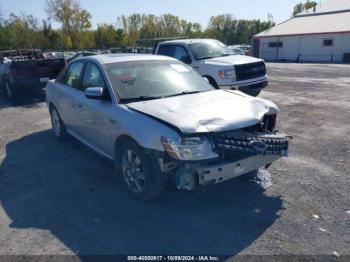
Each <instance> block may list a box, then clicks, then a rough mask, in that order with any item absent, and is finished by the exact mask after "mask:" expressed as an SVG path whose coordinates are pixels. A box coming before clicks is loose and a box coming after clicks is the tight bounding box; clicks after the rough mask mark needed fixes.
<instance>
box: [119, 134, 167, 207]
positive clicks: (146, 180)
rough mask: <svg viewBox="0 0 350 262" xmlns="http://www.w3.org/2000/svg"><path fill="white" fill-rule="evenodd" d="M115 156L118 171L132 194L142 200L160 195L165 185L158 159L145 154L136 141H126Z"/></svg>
mask: <svg viewBox="0 0 350 262" xmlns="http://www.w3.org/2000/svg"><path fill="white" fill-rule="evenodd" d="M117 150H118V153H117V154H116V156H115V165H116V171H117V172H118V173H120V174H121V175H122V178H123V180H124V182H125V184H126V186H127V188H128V190H129V191H130V192H131V194H132V195H133V196H134V197H135V198H137V199H140V200H149V199H152V198H155V197H157V196H158V195H160V194H161V193H162V192H163V190H164V186H165V181H164V180H163V179H162V177H161V175H162V173H161V171H160V168H159V165H158V164H157V162H156V160H155V159H153V158H152V157H150V156H148V155H146V154H145V152H144V150H143V149H142V148H141V147H140V146H138V145H137V144H136V143H135V142H133V141H131V140H128V141H125V142H124V143H123V144H122V145H121V146H120V148H117Z"/></svg>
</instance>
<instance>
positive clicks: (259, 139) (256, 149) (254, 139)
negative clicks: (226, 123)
mask: <svg viewBox="0 0 350 262" xmlns="http://www.w3.org/2000/svg"><path fill="white" fill-rule="evenodd" d="M211 139H212V141H213V143H214V146H215V150H216V151H217V152H218V153H219V154H220V153H221V154H224V155H227V154H231V153H232V152H240V153H249V154H252V155H280V156H286V155H287V154H288V139H287V138H286V137H285V136H282V135H276V134H273V133H258V132H255V133H252V132H245V131H228V132H220V133H213V134H211Z"/></svg>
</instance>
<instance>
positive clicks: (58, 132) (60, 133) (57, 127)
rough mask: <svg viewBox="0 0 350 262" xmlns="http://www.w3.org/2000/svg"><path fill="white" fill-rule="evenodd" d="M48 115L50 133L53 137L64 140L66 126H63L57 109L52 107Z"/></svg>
mask: <svg viewBox="0 0 350 262" xmlns="http://www.w3.org/2000/svg"><path fill="white" fill-rule="evenodd" d="M50 113H51V124H52V131H53V133H54V135H55V137H56V138H57V139H59V140H62V139H65V138H66V136H67V130H66V126H65V125H64V123H63V121H62V119H61V117H60V115H59V113H58V112H57V109H56V108H55V107H52V108H51V110H50Z"/></svg>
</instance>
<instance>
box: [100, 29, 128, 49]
mask: <svg viewBox="0 0 350 262" xmlns="http://www.w3.org/2000/svg"><path fill="white" fill-rule="evenodd" d="M95 35H96V37H95V39H96V44H97V46H98V47H99V48H110V47H117V46H121V42H122V39H123V35H124V34H123V30H122V29H118V30H117V29H115V28H114V27H113V25H109V24H100V25H98V27H97V30H96V32H95Z"/></svg>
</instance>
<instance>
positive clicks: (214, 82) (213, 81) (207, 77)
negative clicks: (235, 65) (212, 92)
mask: <svg viewBox="0 0 350 262" xmlns="http://www.w3.org/2000/svg"><path fill="white" fill-rule="evenodd" d="M203 77H205V78H206V79H208V81H209V84H211V85H212V86H213V87H214V88H215V89H219V86H218V84H217V83H216V81H215V80H214V79H213V78H212V77H210V76H203Z"/></svg>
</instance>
